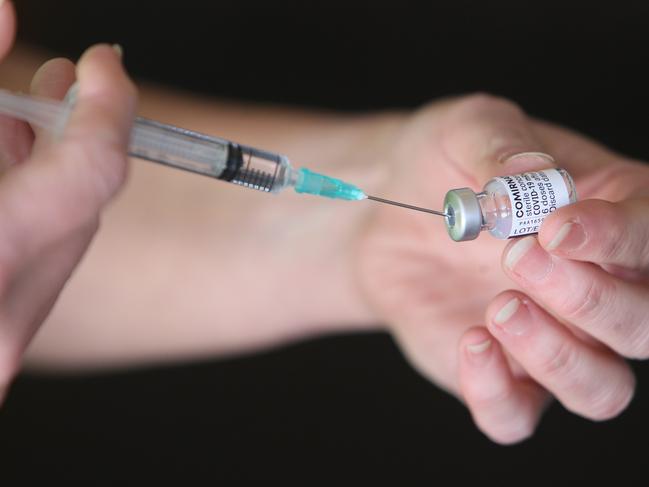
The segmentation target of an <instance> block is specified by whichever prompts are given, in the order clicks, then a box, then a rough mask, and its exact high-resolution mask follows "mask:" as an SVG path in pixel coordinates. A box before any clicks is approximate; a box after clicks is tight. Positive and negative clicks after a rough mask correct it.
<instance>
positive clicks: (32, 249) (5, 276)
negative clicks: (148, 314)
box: [0, 2, 136, 402]
mask: <svg viewBox="0 0 649 487" xmlns="http://www.w3.org/2000/svg"><path fill="white" fill-rule="evenodd" d="M14 31H15V14H14V10H13V6H12V5H11V3H9V2H4V3H2V5H0V59H2V58H3V57H4V56H5V54H6V53H7V52H8V51H9V49H10V46H11V43H12V41H13V35H14ZM76 76H77V77H78V79H79V83H80V88H79V94H78V99H77V103H76V106H75V109H74V110H73V112H72V114H71V116H70V120H69V124H68V125H67V127H66V128H65V130H64V132H63V134H62V136H61V138H60V139H59V140H56V141H54V140H52V139H50V138H49V137H48V135H47V134H42V133H39V132H38V131H36V132H34V131H32V129H31V128H30V127H29V126H28V125H27V124H25V123H22V122H17V121H15V120H11V119H8V118H6V117H0V163H1V166H0V229H1V235H0V402H1V401H2V399H3V398H4V396H5V394H6V390H7V387H8V384H9V383H10V381H11V380H12V378H13V377H14V375H15V374H16V373H17V371H18V369H19V367H20V362H21V356H22V354H23V351H24V350H25V348H26V346H27V344H28V343H29V341H30V339H31V338H32V337H33V336H34V334H35V333H36V331H37V330H38V328H39V326H40V324H41V323H42V322H43V320H44V319H45V318H46V316H47V315H48V314H49V312H50V310H51V309H52V307H53V305H54V303H55V302H56V300H57V297H58V295H59V293H60V292H61V289H62V288H63V286H64V285H65V283H66V281H67V280H68V278H69V277H70V275H71V273H72V272H73V270H74V268H75V267H76V265H77V264H78V262H79V261H80V259H81V258H82V256H83V254H84V252H85V250H86V249H87V247H88V245H89V243H90V241H91V239H92V236H93V235H94V234H95V232H96V230H97V228H98V224H99V214H100V212H101V210H102V208H103V207H104V206H105V204H106V203H107V202H108V201H109V200H110V199H111V198H112V197H113V196H114V195H115V193H116V192H117V191H118V189H119V188H120V187H121V186H122V184H123V182H124V179H125V176H126V170H127V158H126V148H127V144H128V139H129V133H130V124H131V122H132V119H133V116H134V109H135V100H136V95H135V89H134V87H133V85H132V84H131V82H130V81H129V79H128V77H127V75H126V74H125V72H124V70H123V68H122V65H121V61H120V58H119V55H118V54H117V53H116V52H115V50H113V49H112V48H111V47H109V46H97V47H94V48H92V49H90V50H89V51H88V52H86V53H85V54H84V56H83V57H82V59H81V60H80V62H79V64H78V66H77V69H76ZM74 81H75V69H74V65H73V64H72V63H71V62H69V61H67V60H62V59H56V60H53V61H50V62H48V63H46V64H45V65H43V66H42V67H41V69H40V70H39V71H38V72H37V73H36V75H35V76H34V79H33V82H32V91H33V93H34V94H37V95H40V96H44V97H49V98H59V99H61V98H62V97H63V96H64V95H65V93H66V92H67V90H68V88H69V87H70V86H71V85H72V83H73V82H74Z"/></svg>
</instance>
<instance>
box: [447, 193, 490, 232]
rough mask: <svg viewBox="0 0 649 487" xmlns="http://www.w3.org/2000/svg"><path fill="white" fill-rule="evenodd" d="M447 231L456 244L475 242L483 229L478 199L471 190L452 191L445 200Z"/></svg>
mask: <svg viewBox="0 0 649 487" xmlns="http://www.w3.org/2000/svg"><path fill="white" fill-rule="evenodd" d="M444 212H445V213H446V229H447V230H448V234H449V235H450V236H451V238H452V239H453V240H455V241H456V242H462V241H465V240H473V239H475V238H477V237H478V235H479V234H480V231H481V229H482V212H481V210H480V204H479V203H478V198H477V196H476V194H475V193H474V192H473V190H471V189H469V188H459V189H452V190H450V191H449V192H448V193H446V198H444Z"/></svg>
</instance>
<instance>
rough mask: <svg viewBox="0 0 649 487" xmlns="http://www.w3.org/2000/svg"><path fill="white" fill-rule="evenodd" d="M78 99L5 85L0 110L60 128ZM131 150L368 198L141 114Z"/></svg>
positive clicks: (208, 171)
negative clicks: (30, 92)
mask: <svg viewBox="0 0 649 487" xmlns="http://www.w3.org/2000/svg"><path fill="white" fill-rule="evenodd" d="M73 93H74V90H71V94H73ZM73 98H74V96H73V95H72V96H71V95H70V94H69V95H68V97H66V101H55V100H50V99H44V98H37V97H33V96H27V95H23V94H17V93H11V92H9V91H5V90H0V114H3V115H7V116H9V117H12V118H15V119H18V120H23V121H25V122H28V123H30V124H32V125H34V126H37V127H39V128H42V129H45V130H47V131H50V132H53V133H60V132H61V131H62V129H63V128H64V126H65V123H66V121H67V118H68V116H69V113H70V110H71V106H72V99H73ZM128 153H129V155H131V156H133V157H137V158H139V159H146V160H149V161H153V162H157V163H159V164H164V165H167V166H171V167H175V168H178V169H183V170H185V171H191V172H194V173H198V174H202V175H204V176H210V177H213V178H216V179H220V180H222V181H227V182H230V183H234V184H239V185H241V186H244V187H246V188H251V189H256V190H259V191H265V192H269V193H278V192H280V191H282V190H284V189H286V188H289V187H293V188H294V190H295V191H296V192H298V193H308V194H314V195H318V196H325V197H328V198H335V199H343V200H363V199H366V198H367V195H366V194H365V193H364V192H363V191H362V190H360V189H359V188H358V187H356V186H354V185H353V184H349V183H346V182H344V181H342V180H340V179H336V178H332V177H329V176H325V175H323V174H319V173H316V172H313V171H311V170H309V169H306V168H301V169H295V168H293V167H292V166H291V164H290V162H289V160H288V158H287V157H285V156H283V155H280V154H275V153H272V152H267V151H264V150H259V149H255V148H253V147H248V146H245V145H242V144H237V143H235V142H231V141H228V140H225V139H221V138H218V137H212V136H209V135H205V134H201V133H198V132H194V131H192V130H186V129H183V128H179V127H175V126H173V125H167V124H164V123H160V122H155V121H153V120H148V119H146V118H141V117H138V118H136V120H135V123H134V126H133V131H132V133H131V141H130V145H129V149H128Z"/></svg>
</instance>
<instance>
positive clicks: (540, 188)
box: [497, 169, 570, 238]
mask: <svg viewBox="0 0 649 487" xmlns="http://www.w3.org/2000/svg"><path fill="white" fill-rule="evenodd" d="M497 179H499V180H501V181H502V182H504V183H505V186H506V187H507V193H508V194H509V200H510V201H511V205H512V226H511V230H510V231H509V237H510V238H511V237H518V236H521V235H528V234H530V233H538V231H539V228H540V227H541V223H543V220H544V219H545V217H546V216H548V215H549V214H550V213H552V212H553V211H555V210H556V209H557V208H560V207H562V206H565V205H567V204H568V203H570V194H569V192H568V187H567V186H566V183H565V181H564V180H563V176H562V175H561V173H560V172H559V171H557V170H556V169H546V170H544V171H536V172H526V173H523V174H516V175H514V176H503V177H499V178H497Z"/></svg>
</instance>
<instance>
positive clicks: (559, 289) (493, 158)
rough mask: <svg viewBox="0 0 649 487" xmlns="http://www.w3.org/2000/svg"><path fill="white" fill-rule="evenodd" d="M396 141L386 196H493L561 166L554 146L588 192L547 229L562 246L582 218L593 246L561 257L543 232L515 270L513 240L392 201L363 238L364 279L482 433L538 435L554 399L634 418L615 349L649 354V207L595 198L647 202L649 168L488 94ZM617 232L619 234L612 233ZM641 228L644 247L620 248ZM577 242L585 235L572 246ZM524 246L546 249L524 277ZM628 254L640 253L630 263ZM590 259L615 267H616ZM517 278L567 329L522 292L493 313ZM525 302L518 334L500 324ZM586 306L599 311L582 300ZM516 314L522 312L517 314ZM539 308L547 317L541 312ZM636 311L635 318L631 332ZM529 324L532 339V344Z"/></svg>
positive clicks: (423, 120)
mask: <svg viewBox="0 0 649 487" xmlns="http://www.w3.org/2000/svg"><path fill="white" fill-rule="evenodd" d="M395 141H396V147H395V151H394V154H393V155H392V156H391V157H390V158H389V159H388V160H387V162H388V171H390V170H391V171H392V173H391V182H390V183H389V184H387V185H385V186H384V187H383V188H382V189H381V190H380V191H381V194H385V195H386V197H388V198H394V199H399V200H402V201H406V202H410V203H413V204H416V205H421V206H429V207H432V208H439V207H440V206H441V200H442V197H443V195H444V193H445V192H446V191H447V190H448V189H451V188H457V187H464V186H470V187H472V188H473V189H475V190H477V189H479V188H481V187H482V185H483V184H484V183H485V182H486V181H487V180H488V179H489V178H491V177H493V176H496V175H504V174H515V173H520V172H524V171H526V170H532V169H541V168H544V167H548V166H552V165H553V162H552V160H551V159H549V158H547V156H543V155H542V154H535V153H534V152H543V153H549V154H551V155H552V156H553V157H554V158H555V159H556V161H557V162H558V164H559V165H560V166H561V167H564V168H566V169H567V170H568V171H569V172H570V173H571V175H572V176H573V177H574V179H575V181H576V185H577V190H578V194H579V197H580V199H582V200H588V201H582V202H581V203H578V204H576V205H574V206H571V207H567V208H564V209H561V210H559V211H557V212H556V213H555V214H554V215H552V216H551V217H549V218H548V221H547V222H546V223H545V224H544V225H543V227H542V229H541V233H540V236H539V240H540V242H541V245H542V246H544V247H545V248H546V249H547V248H548V247H549V246H550V242H552V240H553V238H554V237H555V235H556V234H557V233H558V232H559V228H560V227H561V226H562V224H563V223H565V222H571V221H575V222H577V221H579V222H581V223H582V224H583V226H584V229H585V231H586V234H587V235H588V243H587V244H584V246H581V247H579V250H570V251H568V250H562V249H564V247H563V246H559V247H557V248H556V249H555V250H553V251H552V252H553V257H549V255H548V254H547V253H546V252H544V251H543V250H542V249H541V247H539V246H538V245H536V244H535V242H536V238H535V237H528V238H524V239H517V240H514V241H512V242H511V243H510V244H509V246H507V249H506V250H505V256H506V257H505V258H504V263H505V266H504V267H505V269H506V273H503V272H502V271H501V269H500V268H499V267H500V266H499V262H500V253H501V252H502V251H503V247H504V246H505V242H502V241H498V240H496V239H493V238H492V237H491V236H488V235H483V236H481V237H480V238H479V239H478V240H476V241H473V242H467V243H455V242H453V241H451V240H450V239H449V238H448V236H447V235H446V231H445V229H444V224H443V221H442V219H441V218H440V219H434V217H430V216H428V215H424V214H417V213H405V212H404V211H405V210H400V209H395V208H390V207H386V208H377V210H376V215H375V217H374V221H373V223H372V224H370V225H369V226H368V229H367V231H366V232H365V233H364V235H363V236H362V237H361V243H360V246H359V252H358V259H359V276H360V281H361V283H362V286H363V288H364V290H365V293H366V296H367V298H368V299H369V301H370V302H371V303H372V304H373V305H374V308H375V309H376V310H378V312H379V314H380V316H381V317H382V319H383V320H384V321H385V322H387V323H388V327H389V330H390V331H391V332H392V333H393V335H394V337H395V338H396V340H397V342H398V343H399V344H400V345H401V346H402V348H403V350H404V353H405V354H406V355H407V357H408V358H409V359H410V361H411V362H412V363H413V365H414V366H415V367H416V368H417V369H418V370H419V371H420V372H421V373H422V374H423V375H424V376H426V377H428V378H429V379H431V380H433V381H434V382H436V383H437V384H438V385H440V386H442V387H444V388H445V389H447V390H448V391H450V392H451V393H453V394H456V395H457V396H458V397H460V398H461V399H463V400H464V401H465V402H466V404H467V406H468V407H469V409H470V410H471V412H472V414H473V416H474V419H475V421H476V422H477V424H478V426H479V427H480V428H481V429H482V430H483V431H484V432H485V433H486V434H487V435H488V436H489V437H491V438H492V439H493V440H495V441H497V442H501V443H512V442H516V441H520V440H521V439H524V438H526V437H528V436H530V435H531V434H532V432H533V431H534V428H535V427H536V424H537V422H538V420H539V418H540V416H541V414H542V412H543V410H544V407H545V405H546V404H547V403H548V399H549V397H550V394H552V395H554V396H556V397H557V398H558V399H559V401H561V402H562V403H563V404H564V405H565V406H566V407H568V408H569V409H571V410H573V411H575V412H576V413H578V414H581V415H584V416H586V417H589V418H593V419H607V418H610V417H613V416H615V415H616V414H618V413H619V412H620V411H621V410H623V409H624V407H625V406H626V405H627V403H628V401H629V400H630V397H631V395H632V392H633V375H632V373H631V371H630V369H629V367H628V365H627V364H626V363H625V361H624V360H623V359H622V358H621V357H620V356H619V355H618V354H617V353H614V352H612V351H610V350H609V349H608V348H607V345H608V346H610V347H611V348H612V349H613V350H615V351H617V352H619V353H621V354H623V355H625V356H627V357H631V356H635V357H638V356H645V357H646V356H647V355H648V354H649V344H648V340H647V336H649V334H648V332H649V327H648V326H647V323H644V322H643V316H644V315H646V314H647V304H645V303H646V302H647V301H646V297H643V296H644V294H643V293H644V292H645V291H644V288H642V285H641V284H639V283H632V282H630V281H629V280H630V279H631V280H632V279H638V278H639V277H640V276H641V272H638V271H641V270H642V265H643V262H644V266H645V267H644V269H646V261H647V259H646V258H645V260H644V261H643V260H642V257H641V256H642V255H644V256H646V255H647V250H646V245H645V248H644V250H643V249H642V245H643V244H645V243H646V237H645V238H644V240H643V237H642V234H643V233H642V232H643V231H642V228H643V227H642V225H641V223H639V222H641V221H642V220H641V219H639V215H641V213H642V208H643V205H646V204H647V203H646V202H645V203H643V202H642V201H640V200H630V201H625V202H621V203H615V204H614V203H607V202H603V201H592V200H591V199H592V198H599V199H602V200H606V201H609V202H615V201H620V200H623V199H626V198H631V197H632V196H634V195H639V194H642V192H643V188H645V189H644V193H645V194H646V188H648V187H649V168H645V167H642V166H641V165H640V164H637V163H634V162H631V161H627V160H624V159H623V158H622V157H620V156H618V155H615V154H613V153H611V152H609V151H607V150H606V149H604V148H603V147H601V146H599V145H597V144H595V143H593V142H591V141H589V140H587V139H586V138H583V137H580V136H579V135H576V134H574V133H571V132H569V131H567V130H564V129H560V128H557V127H553V126H551V125H548V124H544V123H541V122H538V121H534V120H532V119H530V118H528V117H527V116H525V114H524V113H523V112H522V111H521V110H520V109H519V108H517V107H516V106H515V105H513V104H511V103H509V102H507V101H505V100H501V99H496V98H493V97H489V96H484V95H474V96H469V97H465V98H461V99H458V100H450V101H445V102H442V103H435V104H432V105H430V106H429V107H426V108H425V109H423V110H421V111H420V112H419V113H418V114H416V115H415V116H414V117H412V118H411V119H410V122H409V123H406V124H405V126H404V128H403V129H402V130H401V132H400V133H399V134H398V135H397V136H396V137H395ZM521 153H522V155H521ZM517 154H518V155H517ZM516 155H517V156H516ZM512 156H513V157H512ZM390 167H391V168H392V169H390ZM645 207H646V206H645ZM632 216H633V217H634V218H635V220H634V221H633V222H632V225H631V226H632V228H627V227H625V226H624V225H625V224H624V223H622V222H627V221H630V220H631V217H632ZM597 221H600V223H596V222H597ZM646 225H647V223H646V217H645V228H646ZM607 226H608V227H609V228H610V227H611V226H612V228H615V229H616V230H615V231H614V232H613V234H612V235H609V236H608V237H607V238H604V236H605V235H607V234H606V231H605V229H606V228H607ZM591 227H592V228H593V229H591ZM570 228H572V229H576V228H578V227H577V225H573V226H572V227H570ZM631 230H633V233H631V235H636V237H635V240H634V241H630V240H629V239H627V238H625V239H624V240H621V241H620V240H618V237H619V235H620V234H622V235H625V234H627V235H628V234H629V232H630V231H631ZM564 232H565V230H564ZM645 235H646V230H645ZM573 238H576V237H573V234H572V233H570V236H569V237H566V240H565V241H564V242H563V244H562V245H568V243H569V242H571V241H572V239H573ZM620 242H622V244H621V245H620ZM616 244H617V246H616ZM512 246H515V247H514V249H515V250H516V249H519V250H520V249H521V248H526V247H525V246H529V247H527V249H528V250H529V249H531V250H529V252H528V253H527V254H526V255H525V258H522V257H521V258H520V260H519V261H517V262H515V264H516V265H514V270H512V271H510V270H507V269H508V267H507V266H508V265H509V264H511V262H512V261H515V260H516V255H519V256H520V254H517V253H516V252H512V253H509V252H510V251H511V248H512ZM622 252H624V256H625V257H621V256H618V254H620V253H622ZM643 252H644V253H643ZM612 254H615V257H613V256H612ZM507 256H509V257H507ZM544 259H545V260H544ZM578 261H586V262H578ZM589 262H595V263H596V264H606V266H605V267H606V270H604V269H602V268H601V267H600V266H598V265H596V264H592V263H589ZM541 265H545V266H546V267H544V268H543V269H541ZM613 265H615V266H617V267H615V268H613V267H611V266H613ZM519 266H520V267H519ZM522 266H525V268H523V267H522ZM619 266H623V267H624V268H625V269H624V270H623V271H621V270H620V267H619ZM629 268H631V269H632V270H631V271H629V270H628V269H629ZM548 269H549V270H548ZM507 275H509V276H510V277H512V278H513V279H514V281H515V282H516V284H518V285H519V286H521V288H522V289H524V290H526V291H527V292H529V293H530V296H532V297H533V298H534V299H536V300H537V301H538V302H539V303H540V304H541V305H542V306H544V307H546V308H547V309H548V310H549V312H550V313H552V314H554V315H556V316H557V317H559V318H560V320H561V321H565V322H566V325H563V324H560V322H559V321H557V320H555V319H554V318H552V317H551V316H550V314H548V313H547V312H545V311H543V309H542V308H541V307H540V306H538V305H536V304H534V302H533V301H532V299H531V298H528V297H525V295H523V294H522V293H520V292H518V291H507V292H505V293H504V294H501V295H499V296H498V297H497V298H496V299H495V300H493V303H492V304H491V305H490V306H489V307H488V304H489V302H490V301H492V299H493V297H494V296H495V295H496V294H498V293H499V292H502V291H503V290H505V289H507V288H508V287H510V285H511V284H510V282H509V281H508V280H507ZM645 275H646V274H645ZM624 279H627V281H626V282H625V280H624ZM591 283H593V284H592V285H591ZM516 296H518V298H519V299H520V302H522V303H523V304H524V306H519V307H518V311H517V313H515V314H514V315H513V317H512V318H511V322H512V323H513V324H514V325H515V326H514V325H512V326H513V330H514V331H513V332H512V333H513V335H508V334H506V333H504V332H503V331H502V329H503V326H502V325H498V324H496V323H495V322H494V320H498V318H499V317H502V314H501V315H498V314H497V312H498V310H499V309H500V308H502V307H503V306H504V305H505V304H507V303H512V302H511V300H512V299H513V298H514V297H516ZM603 298H604V299H605V301H602V299H603ZM584 300H585V302H586V305H584V306H581V307H578V303H580V302H583V301H584ZM643 300H644V302H643ZM514 303H516V302H514ZM487 307H488V312H487V323H488V327H489V330H488V331H487V330H486V329H484V328H472V325H475V324H477V323H481V322H483V320H484V318H483V316H484V312H485V309H487ZM514 307H515V304H509V308H507V307H505V308H506V309H505V311H503V313H505V314H506V313H507V312H508V311H509V312H511V311H512V310H513V309H514ZM526 310H529V312H528V314H527V316H528V317H529V316H532V318H526V315H524V314H523V312H524V311H526ZM628 316H631V317H633V323H632V324H627V323H626V319H627V317H628ZM621 320H625V322H624V323H621ZM644 321H645V322H646V319H645V320H644ZM526 322H527V324H528V325H529V329H528V330H529V331H526V332H525V333H523V332H522V331H521V332H520V333H521V335H520V336H519V335H517V334H516V333H518V332H519V331H518V330H522V326H523V323H526ZM507 323H509V322H507ZM573 325H574V326H573ZM643 326H644V327H645V328H646V330H645V329H643ZM526 330H527V329H526ZM490 332H491V334H493V336H495V337H496V338H497V339H498V341H499V342H500V343H501V344H502V346H503V347H504V352H503V351H502V349H501V346H500V345H498V344H497V343H495V342H494V340H492V337H491V334H490Z"/></svg>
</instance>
